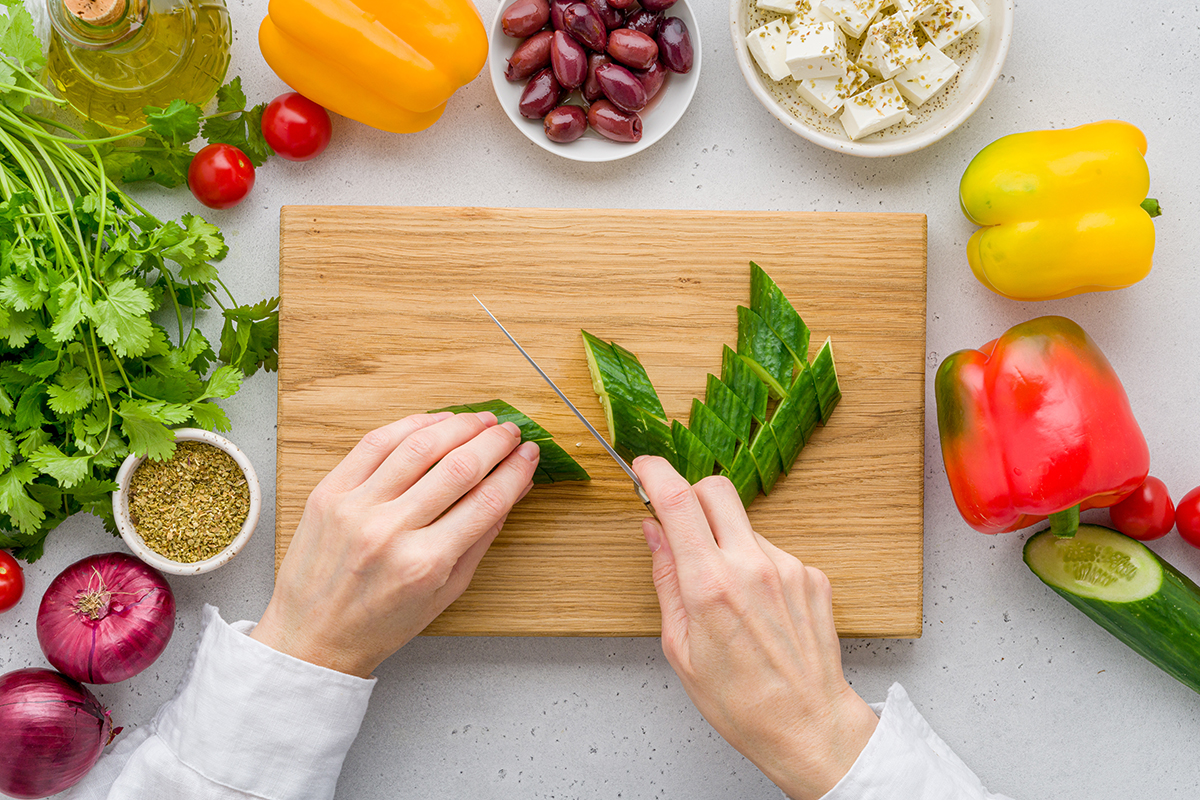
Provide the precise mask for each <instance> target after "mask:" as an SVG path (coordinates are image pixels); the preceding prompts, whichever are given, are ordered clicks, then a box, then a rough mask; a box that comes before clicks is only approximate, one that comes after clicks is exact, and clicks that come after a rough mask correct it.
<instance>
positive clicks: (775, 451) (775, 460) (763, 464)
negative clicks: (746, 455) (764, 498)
mask: <svg viewBox="0 0 1200 800" xmlns="http://www.w3.org/2000/svg"><path fill="white" fill-rule="evenodd" d="M750 457H751V458H753V459H754V466H755V467H756V468H757V469H758V478H759V480H760V481H761V482H762V490H763V494H770V493H771V490H772V489H774V488H775V481H777V480H779V473H780V472H781V471H782V470H783V465H782V463H781V461H780V458H779V445H778V444H776V442H775V437H774V435H772V433H771V428H770V426H769V425H763V426H762V427H760V428H759V429H758V432H757V433H755V434H754V439H753V441H751V442H750Z"/></svg>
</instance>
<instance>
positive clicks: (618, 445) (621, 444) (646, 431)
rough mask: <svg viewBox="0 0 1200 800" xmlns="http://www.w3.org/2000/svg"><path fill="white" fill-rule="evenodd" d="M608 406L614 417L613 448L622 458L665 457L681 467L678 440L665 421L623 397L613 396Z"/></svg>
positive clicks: (673, 464)
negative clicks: (677, 450)
mask: <svg viewBox="0 0 1200 800" xmlns="http://www.w3.org/2000/svg"><path fill="white" fill-rule="evenodd" d="M608 404H609V407H610V408H611V409H612V415H613V430H612V432H613V442H612V445H613V449H614V450H616V451H617V452H618V453H620V454H621V457H622V458H624V459H626V460H627V461H632V460H633V459H635V458H637V457H638V456H662V457H663V458H665V459H666V460H667V461H670V462H671V465H672V466H674V467H675V468H676V469H678V468H679V456H678V454H677V453H676V452H675V440H674V439H673V438H672V436H671V429H670V428H669V427H667V424H666V423H665V422H663V421H661V420H659V419H657V418H656V417H654V416H653V415H651V414H650V413H649V412H647V411H646V410H645V409H642V408H639V407H637V406H636V405H634V404H633V403H631V402H629V401H628V400H626V399H625V398H623V397H616V396H612V395H610V396H609V398H608Z"/></svg>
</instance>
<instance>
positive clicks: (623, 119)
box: [588, 100, 642, 142]
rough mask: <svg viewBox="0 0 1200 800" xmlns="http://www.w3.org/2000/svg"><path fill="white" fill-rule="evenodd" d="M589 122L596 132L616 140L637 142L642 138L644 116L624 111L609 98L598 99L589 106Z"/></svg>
mask: <svg viewBox="0 0 1200 800" xmlns="http://www.w3.org/2000/svg"><path fill="white" fill-rule="evenodd" d="M588 124H589V125H591V126H592V128H593V129H595V131H596V133H598V134H600V135H601V136H603V137H604V138H606V139H612V140H613V141H614V142H637V141H641V138H642V118H641V117H639V116H638V115H637V114H635V113H631V112H629V111H622V110H621V109H619V108H617V107H616V106H614V105H613V104H612V103H610V102H608V101H607V100H597V101H596V102H594V103H592V105H591V107H590V108H588Z"/></svg>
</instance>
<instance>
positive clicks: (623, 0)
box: [608, 0, 637, 11]
mask: <svg viewBox="0 0 1200 800" xmlns="http://www.w3.org/2000/svg"><path fill="white" fill-rule="evenodd" d="M608 4H609V5H610V6H612V7H613V8H615V9H618V10H620V11H625V10H626V9H628V8H631V7H633V6H634V5H636V4H637V0H608Z"/></svg>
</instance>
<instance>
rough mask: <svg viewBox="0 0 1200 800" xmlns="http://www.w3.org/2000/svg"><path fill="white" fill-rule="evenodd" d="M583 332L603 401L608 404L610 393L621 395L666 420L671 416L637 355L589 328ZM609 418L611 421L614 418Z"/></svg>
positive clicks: (601, 400) (585, 345) (584, 346)
mask: <svg viewBox="0 0 1200 800" xmlns="http://www.w3.org/2000/svg"><path fill="white" fill-rule="evenodd" d="M582 334H583V349H584V353H585V355H586V356H587V362H588V372H589V373H590V374H591V376H592V388H593V389H595V390H596V394H597V395H598V396H599V397H600V402H601V404H602V405H603V404H605V403H606V401H607V398H608V397H609V396H611V395H617V396H620V397H623V398H624V399H626V400H628V401H629V402H630V403H632V404H633V405H635V406H637V407H638V408H642V409H645V410H646V411H648V412H649V413H650V414H651V415H652V416H654V417H657V418H658V419H659V420H661V421H662V422H664V423H665V422H666V417H667V415H666V412H665V411H663V407H662V401H660V400H659V399H658V392H656V391H654V386H653V384H651V383H650V378H649V376H647V375H646V370H645V368H643V367H642V364H641V362H640V361H638V359H637V356H635V355H634V354H633V353H631V352H629V351H628V350H626V349H625V348H623V347H621V346H620V345H618V344H616V343H615V342H605V341H604V340H603V339H599V338H597V337H595V336H593V335H592V334H590V333H588V332H587V331H582ZM606 416H607V412H606ZM609 421H610V423H611V419H610V420H609ZM611 428H612V426H611V424H610V426H609V429H610V430H611Z"/></svg>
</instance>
